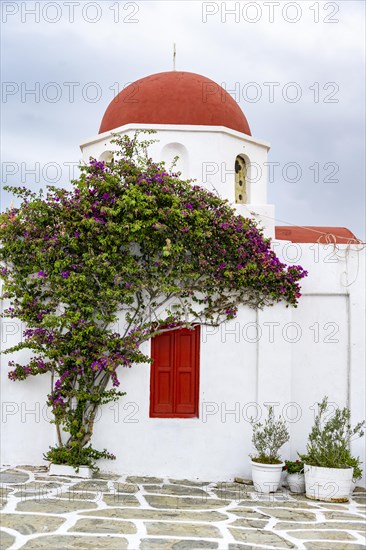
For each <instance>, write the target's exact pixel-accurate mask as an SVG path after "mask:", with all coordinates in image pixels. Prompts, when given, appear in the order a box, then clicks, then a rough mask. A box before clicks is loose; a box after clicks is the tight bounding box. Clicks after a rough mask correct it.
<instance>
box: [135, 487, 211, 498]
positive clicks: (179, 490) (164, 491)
mask: <svg viewBox="0 0 366 550" xmlns="http://www.w3.org/2000/svg"><path fill="white" fill-rule="evenodd" d="M144 489H145V491H146V492H147V493H159V494H161V495H189V496H196V497H197V496H201V495H206V496H208V494H207V493H206V491H203V490H202V489H199V488H198V487H185V486H184V485H163V486H159V485H144Z"/></svg>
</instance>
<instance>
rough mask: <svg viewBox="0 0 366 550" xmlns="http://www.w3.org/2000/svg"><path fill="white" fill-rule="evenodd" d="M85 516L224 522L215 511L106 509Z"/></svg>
mask: <svg viewBox="0 0 366 550" xmlns="http://www.w3.org/2000/svg"><path fill="white" fill-rule="evenodd" d="M83 515H85V516H98V517H110V518H120V519H146V520H147V519H155V520H158V519H159V520H168V521H171V520H181V521H210V522H211V521H212V522H213V521H215V522H216V521H225V520H227V519H229V518H228V516H227V515H226V514H223V513H221V512H216V511H207V512H200V511H192V512H189V511H186V510H151V509H146V508H145V509H142V508H107V509H104V510H95V511H91V512H85V513H83Z"/></svg>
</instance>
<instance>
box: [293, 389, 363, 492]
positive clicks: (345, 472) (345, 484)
mask: <svg viewBox="0 0 366 550" xmlns="http://www.w3.org/2000/svg"><path fill="white" fill-rule="evenodd" d="M327 409H328V398H327V397H324V399H323V400H322V402H321V403H318V413H317V415H316V417H315V421H314V425H313V427H312V430H311V432H310V434H309V441H308V444H307V454H306V455H300V456H301V459H302V460H303V461H304V462H305V464H304V472H305V487H306V496H307V498H311V499H315V500H322V501H325V502H347V501H348V499H349V494H350V491H351V484H352V480H353V479H354V476H355V475H357V477H360V475H361V474H362V471H361V469H360V459H359V458H358V457H354V456H352V455H351V451H350V442H351V440H353V439H355V438H357V437H362V436H363V434H364V430H363V428H364V426H365V421H362V422H359V423H358V424H356V426H355V427H354V428H352V427H351V423H350V417H351V412H350V410H349V409H348V408H347V407H344V408H343V409H340V408H339V407H336V408H335V411H334V413H333V415H332V416H330V417H329V412H328V411H327Z"/></svg>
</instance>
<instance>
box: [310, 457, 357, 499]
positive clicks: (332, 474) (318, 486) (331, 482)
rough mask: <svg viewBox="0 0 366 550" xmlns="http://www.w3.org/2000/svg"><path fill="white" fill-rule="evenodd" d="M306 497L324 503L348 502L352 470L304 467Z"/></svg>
mask: <svg viewBox="0 0 366 550" xmlns="http://www.w3.org/2000/svg"><path fill="white" fill-rule="evenodd" d="M304 474H305V487H306V496H307V498H311V499H313V500H322V501H324V502H348V500H349V494H350V490H351V483H352V477H353V468H321V467H320V466H309V465H308V464H305V466H304Z"/></svg>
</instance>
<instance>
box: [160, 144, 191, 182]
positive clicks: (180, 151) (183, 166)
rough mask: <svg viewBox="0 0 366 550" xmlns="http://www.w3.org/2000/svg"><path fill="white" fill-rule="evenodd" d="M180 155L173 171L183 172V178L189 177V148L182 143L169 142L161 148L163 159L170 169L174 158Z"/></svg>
mask: <svg viewBox="0 0 366 550" xmlns="http://www.w3.org/2000/svg"><path fill="white" fill-rule="evenodd" d="M175 157H178V160H177V161H176V164H175V167H174V168H173V169H172V171H173V172H175V173H176V172H181V174H182V177H183V178H186V179H187V178H188V177H189V164H188V159H189V155H188V150H187V148H186V147H185V146H184V145H182V143H167V144H166V145H164V147H163V148H162V150H161V159H162V160H163V161H164V162H165V165H166V167H167V168H168V169H169V170H170V168H171V166H172V164H173V162H174V158H175Z"/></svg>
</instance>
